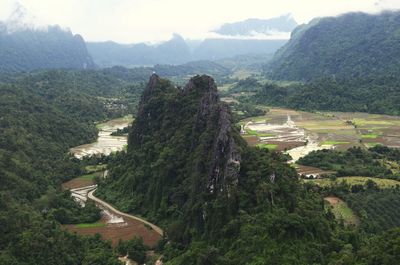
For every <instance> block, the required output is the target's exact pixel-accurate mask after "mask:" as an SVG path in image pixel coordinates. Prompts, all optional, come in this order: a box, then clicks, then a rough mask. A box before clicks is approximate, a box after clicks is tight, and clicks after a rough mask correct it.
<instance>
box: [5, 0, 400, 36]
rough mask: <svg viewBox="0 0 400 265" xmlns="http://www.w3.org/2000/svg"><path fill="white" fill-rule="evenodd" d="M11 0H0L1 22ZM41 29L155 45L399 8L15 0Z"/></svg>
mask: <svg viewBox="0 0 400 265" xmlns="http://www.w3.org/2000/svg"><path fill="white" fill-rule="evenodd" d="M15 2H17V1H16V0H0V19H1V20H4V19H6V18H7V17H8V16H9V14H10V12H11V10H12V9H13V6H14V5H15ZM19 2H20V3H21V4H22V5H23V6H24V7H26V8H27V10H28V11H29V13H30V14H32V15H33V16H35V17H36V19H37V20H38V21H40V22H41V23H42V24H59V25H61V26H63V27H68V28H70V29H71V30H72V32H74V33H79V34H81V35H82V36H83V37H84V38H85V39H86V40H89V41H104V40H113V41H117V42H121V43H134V42H141V41H152V42H154V41H160V40H166V39H169V38H170V37H171V35H172V33H174V32H176V33H179V34H181V35H183V36H184V37H185V38H189V39H199V38H205V37H207V36H210V33H209V31H210V30H212V29H215V28H217V27H218V26H219V25H221V24H223V23H226V22H236V21H240V20H244V19H247V18H271V17H275V16H279V15H282V14H287V13H292V14H293V16H294V18H295V20H296V21H297V22H298V23H307V22H309V21H310V20H311V19H312V18H314V17H320V16H332V15H337V14H341V13H345V12H349V11H364V12H379V11H381V10H383V9H400V0H20V1H19Z"/></svg>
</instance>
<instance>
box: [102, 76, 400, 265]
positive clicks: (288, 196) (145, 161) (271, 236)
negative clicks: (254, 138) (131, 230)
mask: <svg viewBox="0 0 400 265" xmlns="http://www.w3.org/2000/svg"><path fill="white" fill-rule="evenodd" d="M377 153H379V152H378V151H377ZM389 153H390V156H397V155H396V153H393V152H392V151H390V152H389ZM385 154H386V153H385ZM109 168H110V175H109V177H108V178H107V179H105V180H103V181H102V182H101V183H100V187H99V189H98V191H97V192H96V194H97V195H98V196H100V197H102V198H103V199H105V200H106V201H110V202H111V203H113V204H115V205H116V206H117V207H118V208H120V209H122V210H123V211H128V212H132V213H135V214H140V215H143V216H145V217H147V218H148V219H150V220H152V221H154V222H156V223H159V224H161V225H162V226H164V227H165V228H166V229H165V230H166V234H167V236H168V243H167V244H165V245H163V244H161V245H160V246H159V249H158V250H159V251H161V252H162V254H163V259H164V261H165V262H166V264H266V263H267V264H392V263H393V262H396V259H398V258H399V255H400V253H399V252H398V251H396V247H394V246H393V245H388V242H390V244H396V243H397V242H398V239H399V237H398V235H399V233H400V231H399V229H398V228H397V229H394V230H391V231H387V232H384V233H386V234H382V235H380V234H378V235H369V234H365V232H368V233H369V232H370V231H365V232H360V231H358V229H357V228H355V227H349V228H345V227H343V226H341V225H340V224H339V223H337V222H336V221H335V219H334V217H333V214H332V213H331V212H330V211H327V210H326V209H325V208H324V202H323V193H320V191H319V189H318V188H317V187H316V186H314V185H312V184H308V185H302V184H301V183H300V182H299V181H298V179H297V174H296V172H295V170H294V169H293V168H291V167H290V166H289V165H287V164H286V158H285V157H284V156H282V155H280V154H279V153H276V152H271V151H268V150H265V149H258V148H254V147H249V146H247V144H246V143H245V142H244V140H243V139H242V138H241V137H240V135H239V128H237V127H236V126H235V125H234V123H233V122H232V115H231V114H230V110H229V109H228V108H227V106H226V105H225V104H223V103H221V102H220V101H219V97H218V94H217V90H216V86H215V84H214V82H213V80H212V79H211V78H210V77H207V76H196V77H194V78H192V79H191V80H190V81H189V83H188V84H187V85H186V86H185V87H184V88H183V90H181V89H179V88H176V87H175V86H174V85H173V84H171V83H170V82H169V81H167V80H163V79H160V78H158V77H157V76H155V75H153V76H152V77H151V79H150V82H149V84H148V86H147V88H146V90H145V91H144V93H143V95H142V98H141V103H140V105H139V111H138V116H137V118H136V120H135V122H134V124H133V126H132V128H131V130H130V134H129V146H128V151H127V152H126V153H119V154H116V155H115V156H113V157H112V158H111V160H110V161H109ZM385 248H388V249H387V250H385Z"/></svg>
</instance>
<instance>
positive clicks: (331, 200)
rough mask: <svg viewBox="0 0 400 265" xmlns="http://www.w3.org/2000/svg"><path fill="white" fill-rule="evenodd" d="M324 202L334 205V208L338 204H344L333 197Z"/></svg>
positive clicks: (326, 198)
mask: <svg viewBox="0 0 400 265" xmlns="http://www.w3.org/2000/svg"><path fill="white" fill-rule="evenodd" d="M324 200H325V201H327V202H329V204H330V205H332V206H335V205H337V204H338V203H340V202H342V200H341V199H339V198H338V197H333V196H330V197H325V198H324Z"/></svg>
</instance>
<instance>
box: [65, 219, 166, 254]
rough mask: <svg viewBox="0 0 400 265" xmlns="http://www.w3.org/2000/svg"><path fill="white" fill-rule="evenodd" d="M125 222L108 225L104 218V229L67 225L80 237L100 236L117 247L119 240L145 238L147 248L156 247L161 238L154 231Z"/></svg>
mask: <svg viewBox="0 0 400 265" xmlns="http://www.w3.org/2000/svg"><path fill="white" fill-rule="evenodd" d="M124 220H125V222H124V223H121V224H107V220H106V218H104V217H103V218H102V219H101V220H100V221H99V222H100V223H102V224H104V225H105V226H102V227H86V228H79V227H77V226H76V225H65V226H64V227H66V228H67V229H68V230H69V231H71V232H75V233H77V234H79V235H83V236H85V235H91V236H93V235H95V234H100V235H101V237H102V239H104V240H110V241H111V244H112V245H113V246H114V247H115V246H116V245H117V244H118V241H119V240H130V239H132V238H134V237H141V238H143V242H144V244H145V245H146V246H149V247H155V246H156V245H157V243H158V241H159V240H160V239H161V236H160V235H159V234H158V233H157V232H155V231H154V230H152V229H151V228H147V227H146V226H145V225H144V224H143V223H141V222H139V221H136V220H133V219H130V218H125V217H124Z"/></svg>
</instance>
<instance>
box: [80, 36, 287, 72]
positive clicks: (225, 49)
mask: <svg viewBox="0 0 400 265" xmlns="http://www.w3.org/2000/svg"><path fill="white" fill-rule="evenodd" d="M286 42H287V40H252V39H249V40H245V39H205V40H204V41H201V42H197V43H194V44H193V42H189V43H187V42H186V41H185V40H184V39H183V38H182V37H181V36H179V35H178V34H174V36H173V38H172V39H171V40H169V41H166V42H164V43H161V44H159V45H148V44H145V43H140V44H132V45H126V44H118V43H115V42H88V43H87V47H88V50H89V53H90V54H91V55H92V57H93V60H94V62H95V63H96V64H97V65H99V66H101V67H109V66H113V65H122V66H138V65H154V64H182V63H186V62H190V61H196V60H217V59H221V58H228V57H234V56H237V55H242V54H249V53H252V54H255V53H263V54H271V53H274V52H275V51H276V50H278V49H279V48H280V47H281V46H282V45H284V44H285V43H286Z"/></svg>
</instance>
